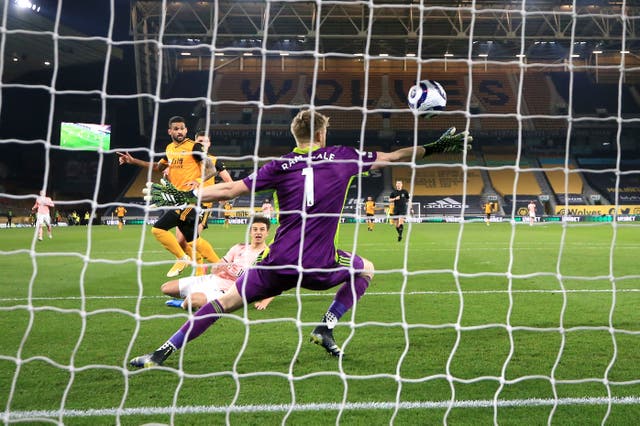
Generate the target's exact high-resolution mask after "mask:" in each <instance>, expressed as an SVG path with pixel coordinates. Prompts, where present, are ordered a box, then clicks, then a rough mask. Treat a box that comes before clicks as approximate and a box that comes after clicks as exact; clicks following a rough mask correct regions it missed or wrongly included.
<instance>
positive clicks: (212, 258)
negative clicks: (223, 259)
mask: <svg viewBox="0 0 640 426" xmlns="http://www.w3.org/2000/svg"><path fill="white" fill-rule="evenodd" d="M196 251H197V252H198V254H199V255H201V256H202V257H204V258H205V259H207V261H208V262H209V263H218V262H220V257H219V256H218V255H217V254H216V252H215V250H214V249H213V246H211V244H210V243H209V241H207V240H205V239H204V238H202V237H198V239H197V240H196Z"/></svg>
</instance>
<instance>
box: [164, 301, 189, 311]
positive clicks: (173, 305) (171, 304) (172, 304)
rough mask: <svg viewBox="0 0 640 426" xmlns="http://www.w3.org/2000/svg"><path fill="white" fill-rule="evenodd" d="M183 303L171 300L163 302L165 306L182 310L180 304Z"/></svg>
mask: <svg viewBox="0 0 640 426" xmlns="http://www.w3.org/2000/svg"><path fill="white" fill-rule="evenodd" d="M183 302H184V300H183V299H171V300H167V301H166V302H164V304H165V305H167V306H169V307H171V308H179V309H182V303H183Z"/></svg>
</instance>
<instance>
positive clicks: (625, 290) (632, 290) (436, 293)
mask: <svg viewBox="0 0 640 426" xmlns="http://www.w3.org/2000/svg"><path fill="white" fill-rule="evenodd" d="M612 291H613V289H609V288H607V289H575V290H568V289H564V290H562V289H559V288H558V289H554V290H551V289H531V290H511V291H509V290H462V291H461V292H458V291H457V290H447V291H436V290H433V291H407V292H404V293H403V292H400V291H388V292H367V293H366V294H367V296H400V295H402V294H404V295H405V296H418V295H434V296H439V295H444V296H447V295H451V294H455V295H457V294H463V295H464V294H480V295H482V294H509V293H511V294H527V293H549V294H556V293H611V292H612ZM615 291H616V293H638V292H640V289H639V288H618V289H616V290H615ZM278 297H294V298H295V297H296V294H295V293H293V292H289V293H283V294H281V295H280V296H278ZM300 297H334V294H332V293H322V292H318V293H302V294H300ZM167 298H170V296H162V295H160V296H142V297H140V299H167ZM82 299H84V300H101V299H104V300H110V299H120V300H129V299H133V300H136V299H138V296H85V297H32V298H31V299H30V300H32V301H47V300H82ZM27 300H29V299H27V298H26V297H5V298H0V303H1V302H24V301H27ZM5 307H6V306H5Z"/></svg>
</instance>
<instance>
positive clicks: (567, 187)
mask: <svg viewBox="0 0 640 426" xmlns="http://www.w3.org/2000/svg"><path fill="white" fill-rule="evenodd" d="M538 161H540V164H541V165H542V167H543V168H544V169H545V170H544V175H545V177H546V179H547V181H548V182H549V184H550V186H551V189H552V190H553V192H554V193H555V196H556V197H557V199H558V202H559V203H560V204H585V201H584V198H583V196H582V193H583V186H584V185H583V181H582V175H581V173H580V172H579V171H577V170H575V168H576V167H575V164H573V163H572V162H571V163H569V165H568V169H569V170H570V171H571V170H575V171H572V172H569V174H568V176H567V175H565V172H564V158H560V157H540V158H538ZM559 168H563V169H562V170H560V169H559ZM553 169H556V170H553ZM565 179H567V180H566V181H565Z"/></svg>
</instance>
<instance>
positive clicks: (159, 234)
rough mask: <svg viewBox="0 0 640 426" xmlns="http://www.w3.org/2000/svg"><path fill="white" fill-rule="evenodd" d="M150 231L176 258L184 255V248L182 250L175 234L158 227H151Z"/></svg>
mask: <svg viewBox="0 0 640 426" xmlns="http://www.w3.org/2000/svg"><path fill="white" fill-rule="evenodd" d="M151 233H152V234H153V236H154V237H156V240H158V241H159V242H160V244H162V245H163V246H164V248H166V249H167V250H169V252H171V253H172V254H173V255H174V256H175V257H176V258H177V259H182V258H183V257H184V256H185V252H184V250H182V247H180V244H178V240H176V237H175V235H173V234H172V233H171V232H169V231H165V230H164V229H160V228H151Z"/></svg>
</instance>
